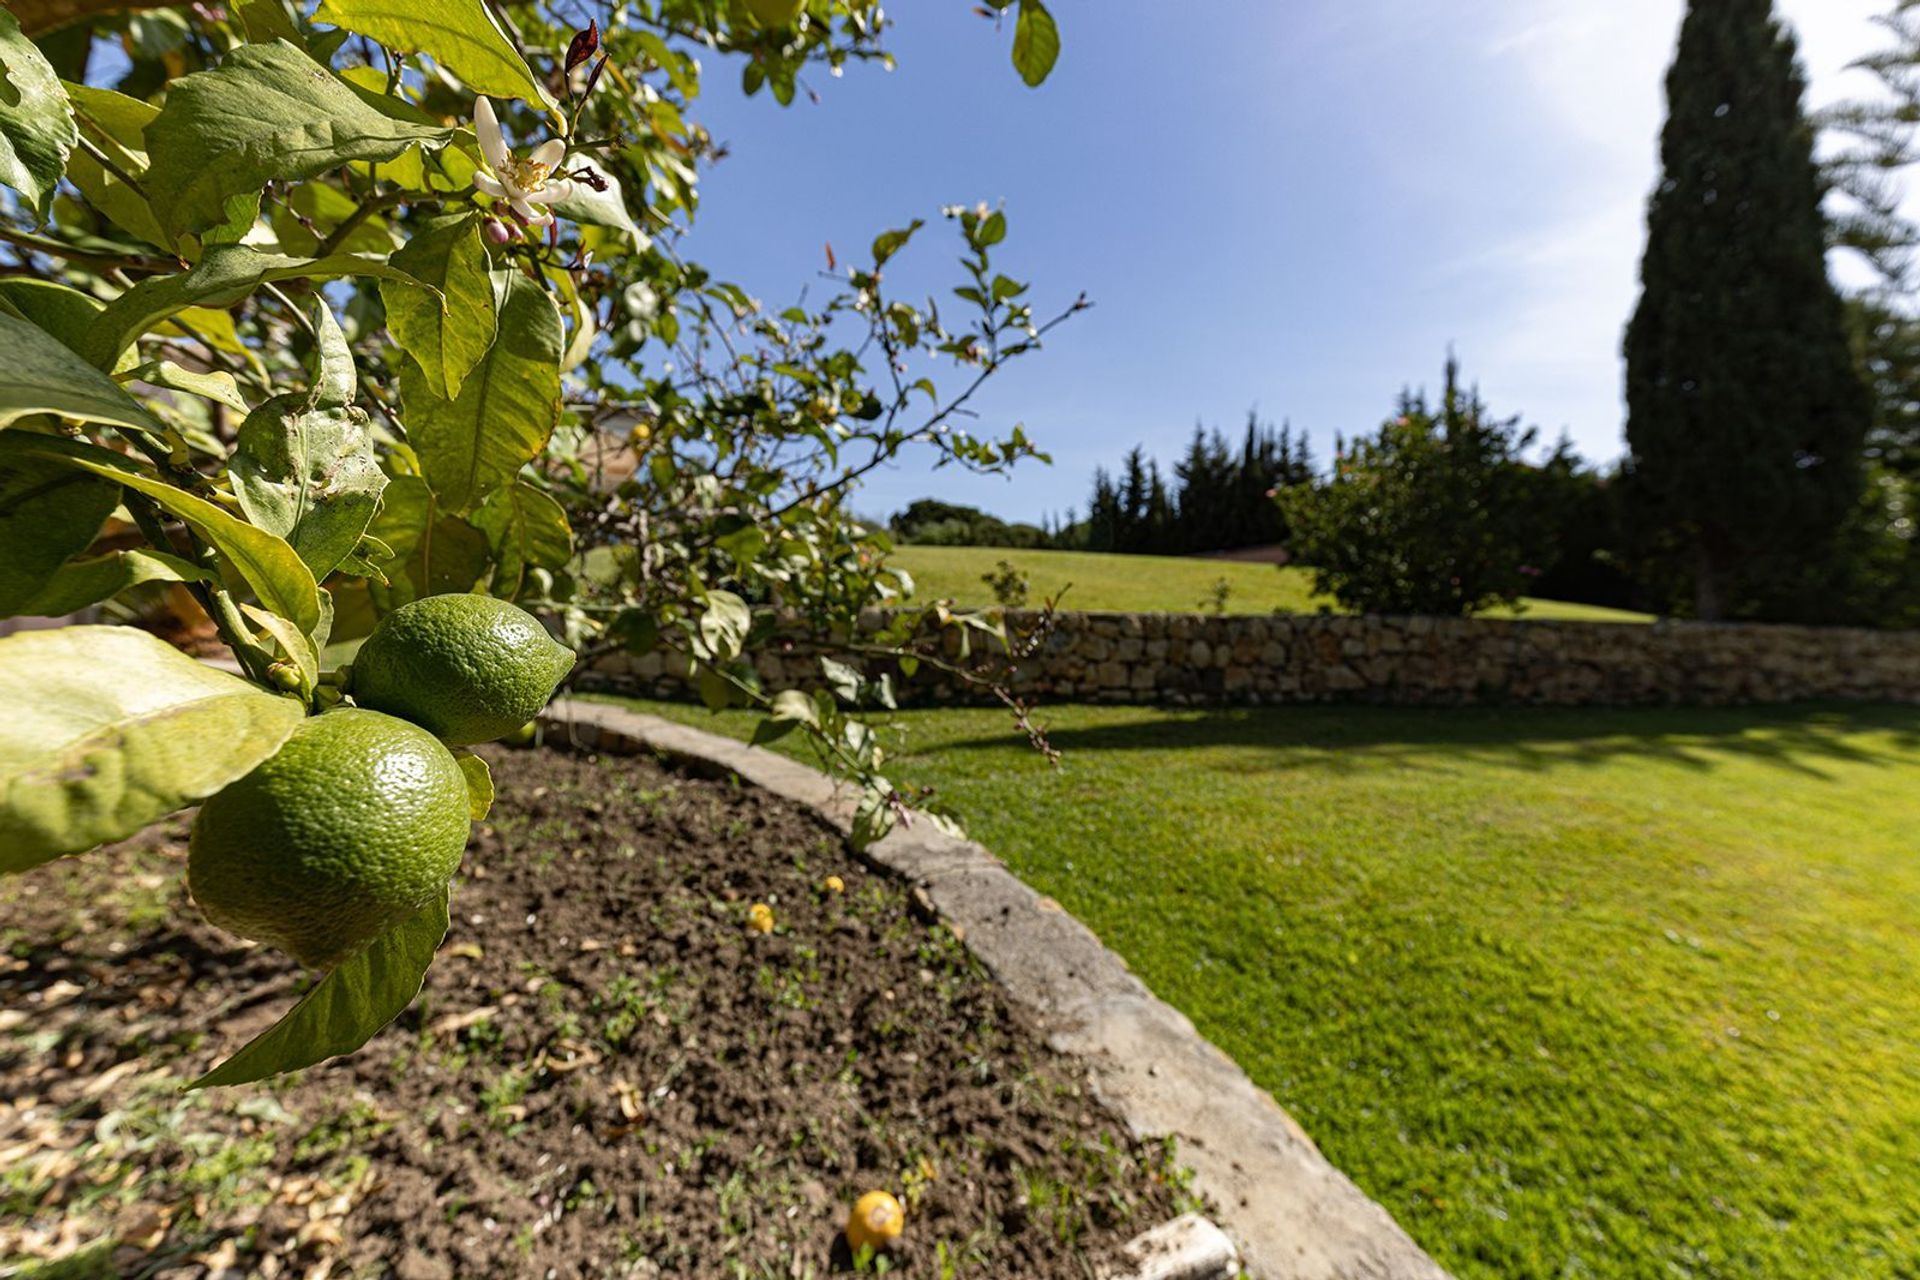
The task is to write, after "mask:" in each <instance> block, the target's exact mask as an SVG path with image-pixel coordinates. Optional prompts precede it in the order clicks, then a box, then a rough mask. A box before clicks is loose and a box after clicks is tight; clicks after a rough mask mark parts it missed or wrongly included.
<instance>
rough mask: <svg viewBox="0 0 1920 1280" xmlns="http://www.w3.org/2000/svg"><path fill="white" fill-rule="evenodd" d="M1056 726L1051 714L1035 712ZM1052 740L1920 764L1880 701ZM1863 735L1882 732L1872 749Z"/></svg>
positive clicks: (1406, 719) (1054, 738) (1158, 729)
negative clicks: (1050, 720)
mask: <svg viewBox="0 0 1920 1280" xmlns="http://www.w3.org/2000/svg"><path fill="white" fill-rule="evenodd" d="M1036 718H1037V719H1038V720H1040V721H1041V722H1042V723H1044V722H1045V721H1047V720H1048V719H1049V717H1048V716H1047V714H1046V712H1045V709H1044V708H1043V709H1042V710H1041V712H1040V713H1039V714H1038V715H1037V716H1036ZM1051 718H1052V719H1053V720H1055V722H1056V723H1055V724H1054V726H1053V727H1052V728H1051V729H1050V730H1049V732H1048V738H1049V740H1050V741H1051V742H1052V743H1053V745H1054V746H1055V747H1056V748H1058V749H1059V750H1060V751H1062V752H1064V753H1065V754H1066V756H1067V758H1068V760H1069V761H1070V760H1071V759H1072V757H1073V755H1074V753H1076V752H1094V751H1098V752H1112V751H1120V752H1125V751H1137V752H1155V753H1165V752H1178V751H1182V750H1204V749H1210V748H1218V747H1237V748H1247V749H1249V754H1248V756H1247V757H1246V758H1245V759H1237V760H1235V761H1234V763H1233V764H1231V765H1229V766H1223V767H1228V768H1231V769H1233V770H1236V771H1240V770H1249V769H1253V770H1263V771H1273V772H1286V771H1291V770H1301V769H1313V770H1318V771H1321V772H1328V771H1337V772H1351V773H1361V772H1374V771H1377V770H1380V769H1383V768H1394V769H1432V770H1449V769H1452V768H1454V767H1456V766H1458V765H1459V764H1461V763H1462V762H1463V761H1471V762H1473V763H1476V764H1481V765H1493V766H1499V767H1505V768H1511V769H1521V770H1527V771H1532V772H1544V771H1546V770H1549V769H1554V768H1560V767H1564V766H1568V765H1575V766H1597V765H1604V764H1607V763H1609V762H1611V761H1615V760H1622V759H1629V758H1636V757H1637V758H1647V759H1655V760H1660V761H1664V762H1667V763H1670V764H1674V765H1678V766H1680V767H1682V768H1686V769H1692V770H1697V771H1699V772H1703V773H1704V772H1708V771H1711V770H1712V769H1714V768H1716V767H1717V766H1719V765H1720V764H1722V763H1724V762H1726V761H1727V760H1729V759H1736V758H1737V759H1743V760H1751V761H1754V762H1756V763H1760V764H1765V765H1769V766H1771V767H1774V768H1777V769H1779V770H1781V771H1783V772H1786V773H1791V774H1796V775H1799V776H1801V777H1804V778H1808V779H1828V778H1830V777H1831V776H1832V775H1831V774H1830V773H1829V772H1828V770H1827V768H1826V767H1825V766H1828V765H1833V764H1849V765H1870V766H1876V767H1881V768H1913V767H1915V765H1916V764H1917V763H1920V708H1916V707H1905V706H1894V705H1882V704H1857V705H1855V704H1836V703H1819V704H1798V705H1792V706H1769V707H1628V708H1601V709H1592V708H1578V709H1565V708H1557V707H1556V708H1541V707H1516V708H1440V707H1431V708H1428V707H1420V708H1405V707H1370V706H1303V707H1257V708H1235V709H1224V710H1211V711H1187V710H1168V711H1165V712H1163V713H1160V714H1152V713H1147V712H1144V711H1143V712H1142V713H1141V714H1140V716H1139V717H1138V718H1134V717H1126V718H1123V719H1121V720H1119V721H1116V722H1113V723H1104V724H1075V723H1073V720H1074V719H1075V718H1077V717H1061V716H1059V715H1057V714H1056V715H1055V716H1053V717H1051ZM1865 734H1881V735H1887V736H1886V737H1884V738H1883V739H1881V740H1879V741H1875V742H1872V743H1865V742H1862V741H1861V736H1862V735H1865ZM1016 741H1017V739H1016V738H1014V737H1012V736H1006V737H1000V736H993V737H979V738H972V739H967V740H963V741H957V742H948V743H941V744H940V745H939V746H938V748H936V749H937V750H939V751H969V750H986V749H1001V748H1004V747H1006V746H1008V745H1011V744H1012V743H1014V742H1016Z"/></svg>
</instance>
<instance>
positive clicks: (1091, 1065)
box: [542, 700, 1448, 1280]
mask: <svg viewBox="0 0 1920 1280" xmlns="http://www.w3.org/2000/svg"><path fill="white" fill-rule="evenodd" d="M542 722H543V724H544V725H546V726H547V728H548V730H549V732H553V733H556V734H557V735H560V736H564V737H565V738H567V740H569V741H571V742H573V743H575V744H577V745H580V746H584V747H589V748H593V749H595V750H600V751H606V752H613V753H623V752H624V753H633V752H636V751H643V750H644V751H651V752H654V753H657V754H659V755H663V756H667V757H670V758H675V759H679V760H682V761H686V762H690V763H693V764H695V765H698V766H703V767H705V768H708V769H719V770H724V771H727V772H731V773H733V774H735V775H737V776H739V777H740V778H741V779H743V780H744V781H747V782H750V783H752V784H753V785H755V786H757V787H760V788H762V789H764V790H766V791H770V792H772V793H773V794H774V795H776V796H779V797H781V798H782V799H784V800H788V801H791V802H793V803H796V804H799V805H801V806H803V807H805V808H807V809H810V810H812V811H813V812H814V813H815V814H817V815H818V816H819V817H821V818H822V819H824V820H825V821H827V822H828V823H829V824H831V825H833V826H834V827H836V828H837V829H839V830H841V831H843V832H844V831H846V830H848V829H849V827H850V825H851V819H852V816H853V810H854V803H855V799H856V798H855V797H854V796H853V795H851V794H850V793H848V792H847V791H845V790H844V789H842V788H840V787H838V786H837V785H836V784H835V783H834V782H833V781H832V780H831V779H830V778H828V777H827V776H826V775H824V774H822V773H820V772H818V771H816V770H814V769H810V768H808V767H807V766H805V765H802V764H798V763H796V762H794V761H791V760H788V759H787V758H786V757H784V756H779V755H775V754H774V753H772V752H770V751H763V750H761V749H759V748H757V747H749V746H747V745H746V744H745V743H741V742H736V741H735V740H733V739H731V738H723V737H719V736H717V735H715V734H711V733H706V732H703V731H701V730H699V729H693V728H689V727H687V726H685V725H679V724H674V723H672V722H671V721H667V720H662V719H660V718H659V717H657V716H650V715H644V714H641V713H639V712H635V711H628V710H626V709H624V708H621V707H616V706H610V705H605V704H599V703H584V702H577V701H573V700H567V701H562V702H556V703H555V704H554V705H553V706H552V707H551V708H549V709H548V711H547V713H546V714H545V715H544V716H543V717H542ZM867 852H868V857H869V858H870V859H871V860H872V861H873V862H875V863H876V864H878V865H879V866H881V867H884V868H886V869H888V870H890V871H892V872H894V873H896V874H898V875H901V876H903V877H905V878H906V879H907V880H908V881H909V882H911V883H913V884H914V885H916V886H918V887H919V889H920V890H921V891H922V892H923V893H924V894H925V895H926V898H927V899H928V900H929V901H930V902H931V903H932V905H933V907H934V909H935V910H936V911H938V912H939V914H940V915H941V916H942V917H943V918H944V919H945V920H946V921H948V923H950V924H951V925H953V926H954V927H955V930H956V932H957V933H959V934H960V936H961V937H962V938H963V939H964V941H965V942H966V944H967V946H968V948H969V949H970V950H971V951H972V952H973V953H974V955H975V956H977V957H978V958H979V959H980V961H981V962H982V963H983V964H985V965H986V966H987V968H988V969H989V970H990V971H991V972H992V973H993V974H994V976H995V978H996V979H998V980H999V982H1000V983H1001V984H1002V985H1003V986H1004V987H1005V988H1006V989H1007V992H1008V993H1009V995H1010V996H1012V997H1013V998H1014V999H1015V1000H1016V1001H1018V1002H1019V1003H1021V1004H1022V1005H1024V1006H1026V1007H1027V1008H1028V1009H1029V1010H1030V1011H1032V1012H1033V1013H1035V1014H1036V1015H1038V1017H1039V1018H1040V1021H1041V1025H1042V1026H1043V1027H1045V1028H1046V1029H1047V1031H1048V1033H1049V1038H1050V1039H1051V1041H1052V1043H1053V1044H1054V1046H1055V1047H1056V1048H1058V1049H1060V1050H1062V1051H1063V1052H1067V1053H1071V1054H1073V1055H1075V1056H1076V1057H1079V1058H1081V1059H1082V1060H1084V1061H1085V1062H1086V1064H1087V1066H1088V1069H1089V1071H1090V1073H1091V1076H1092V1080H1093V1085H1094V1090H1095V1092H1096V1094H1097V1095H1098V1096H1099V1097H1100V1099H1101V1100H1102V1102H1104V1103H1105V1104H1106V1105H1107V1106H1108V1107H1110V1108H1111V1109H1112V1110H1113V1111H1114V1113H1115V1114H1116V1115H1118V1116H1119V1117H1120V1118H1121V1119H1122V1120H1123V1121H1125V1122H1126V1124H1127V1125H1128V1127H1129V1128H1131V1129H1132V1130H1133V1131H1134V1133H1135V1134H1136V1135H1138V1136H1140V1137H1143V1138H1157V1137H1161V1136H1165V1135H1172V1136H1173V1137H1175V1138H1176V1139H1178V1141H1179V1144H1180V1158H1181V1162H1182V1163H1183V1164H1185V1165H1186V1166H1187V1167H1188V1168H1190V1169H1191V1170H1192V1171H1193V1174H1194V1187H1195V1189H1196V1190H1198V1191H1199V1192H1200V1193H1201V1194H1203V1195H1205V1196H1207V1197H1208V1198H1209V1199H1210V1200H1212V1201H1213V1203H1214V1204H1215V1205H1216V1206H1218V1210H1219V1219H1220V1225H1221V1226H1223V1227H1224V1228H1225V1229H1226V1231H1227V1232H1228V1233H1229V1235H1231V1236H1232V1237H1233V1238H1234V1240H1235V1241H1236V1242H1237V1243H1238V1244H1239V1246H1240V1252H1241V1257H1242V1259H1243V1261H1244V1263H1245V1265H1246V1268H1247V1274H1248V1275H1249V1276H1252V1277H1257V1280H1448V1277H1447V1273H1446V1272H1445V1271H1443V1270H1441V1268H1440V1266H1439V1265H1438V1264H1437V1263H1435V1262H1434V1261H1433V1260H1432V1259H1431V1258H1429V1257H1428V1256H1427V1255H1426V1254H1425V1253H1423V1252H1422V1251H1421V1250H1420V1248H1419V1246H1417V1245H1416V1244H1414V1242H1413V1241H1412V1239H1411V1238H1409V1237H1408V1236H1407V1234H1406V1233H1405V1232H1404V1231H1402V1230H1401V1229H1400V1226H1399V1225H1398V1224H1397V1223H1395V1222H1394V1220H1393V1219H1392V1218H1391V1217H1390V1216H1389V1215H1388V1214H1387V1211H1386V1210H1385V1209H1383V1208H1381V1207H1380V1206H1379V1205H1377V1204H1375V1203H1374V1202H1373V1201H1371V1200H1369V1199H1368V1198H1367V1197H1366V1196H1365V1195H1364V1194H1362V1193H1361V1191H1360V1189H1359V1188H1358V1187H1356V1186H1354V1185H1353V1183H1351V1182H1349V1181H1348V1180H1347V1178H1346V1177H1345V1175H1343V1174H1342V1173H1341V1172H1340V1171H1339V1170H1337V1169H1335V1168H1334V1167H1333V1166H1332V1165H1331V1164H1330V1163H1328V1161H1327V1159H1326V1157H1325V1156H1323V1155H1321V1153H1320V1150H1319V1148H1318V1147H1316V1146H1314V1144H1313V1140H1312V1139H1311V1138H1309V1137H1308V1136H1307V1135H1306V1133H1305V1132H1304V1131H1303V1130H1302V1129H1301V1128H1300V1126H1299V1125H1298V1124H1297V1123H1295V1122H1294V1120H1293V1118H1292V1117H1291V1116H1289V1115H1288V1114H1287V1113H1286V1112H1285V1111H1283V1110H1282V1109H1281V1108H1280V1106H1279V1104H1278V1103H1276V1102H1275V1101H1274V1100H1273V1098H1272V1097H1271V1096H1270V1095H1268V1094H1267V1093H1266V1092H1264V1091H1263V1090H1261V1089H1259V1088H1257V1087H1255V1085H1254V1083H1253V1082H1252V1081H1251V1080H1249V1079H1248V1078H1247V1075H1246V1073H1245V1072H1244V1071H1242V1070H1241V1069H1240V1068H1239V1067H1238V1066H1236V1065H1235V1064H1234V1062H1233V1061H1232V1060H1231V1059H1230V1058H1228V1057H1227V1056H1226V1054H1224V1053H1222V1052H1221V1051H1220V1050H1219V1049H1217V1048H1215V1047H1214V1046H1213V1045H1212V1044H1210V1043H1208V1042H1207V1041H1206V1040H1205V1039H1204V1038H1203V1037H1202V1036H1201V1035H1200V1033H1199V1032H1198V1031H1196V1030H1195V1029H1194V1026H1193V1024H1192V1023H1191V1022H1190V1021H1188V1020H1187V1018H1186V1017H1185V1016H1184V1015H1182V1014H1181V1013H1179V1012H1178V1011H1177V1010H1175V1009H1173V1008H1171V1007H1170V1006H1168V1005H1166V1004H1165V1003H1163V1002H1161V1001H1160V1000H1158V999H1156V998H1155V997H1154V995H1153V993H1152V992H1150V991H1148V990H1147V988H1146V986H1145V985H1144V984H1143V983H1141V982H1140V980H1139V979H1138V978H1136V977H1134V976H1133V974H1132V973H1130V972H1129V971H1128V969H1127V966H1126V962H1125V961H1124V960H1122V959H1121V958H1120V957H1119V956H1117V955H1115V954H1114V953H1113V952H1111V951H1109V950H1107V948H1106V947H1104V946H1102V945H1101V943H1100V940H1099V939H1098V938H1096V937H1095V936H1094V935H1093V933H1092V931H1090V930H1089V929H1088V928H1087V927H1086V926H1085V925H1083V924H1081V923H1080V922H1079V921H1078V920H1076V919H1074V918H1073V917H1072V916H1070V915H1068V914H1067V913H1066V911H1065V910H1063V909H1062V908H1061V906H1060V904H1059V903H1057V902H1055V901H1053V900H1052V899H1050V898H1044V897H1042V896H1040V895H1039V894H1037V893H1035V892H1034V891H1033V890H1032V889H1030V888H1029V887H1027V885H1026V884H1024V883H1022V882H1021V881H1020V880H1019V879H1018V878H1017V877H1016V876H1014V875H1013V873H1012V872H1010V871H1008V870H1007V868H1006V866H1005V864H1004V863H1002V862H1001V861H1000V860H999V859H998V858H996V857H994V856H993V854H991V853H989V852H988V851H987V850H986V849H984V848H982V847H981V846H980V845H977V844H974V843H973V842H971V841H968V840H962V839H957V838H955V837H953V836H949V835H946V834H944V833H942V832H941V831H939V830H938V829H937V828H936V827H935V826H934V824H933V823H932V822H917V823H915V824H914V825H913V826H912V827H911V828H906V829H900V830H896V831H895V832H894V833H893V834H891V835H889V836H888V837H887V838H886V839H884V840H882V841H880V842H879V843H878V844H877V845H875V846H874V847H873V848H871V849H870V850H868V851H867Z"/></svg>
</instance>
